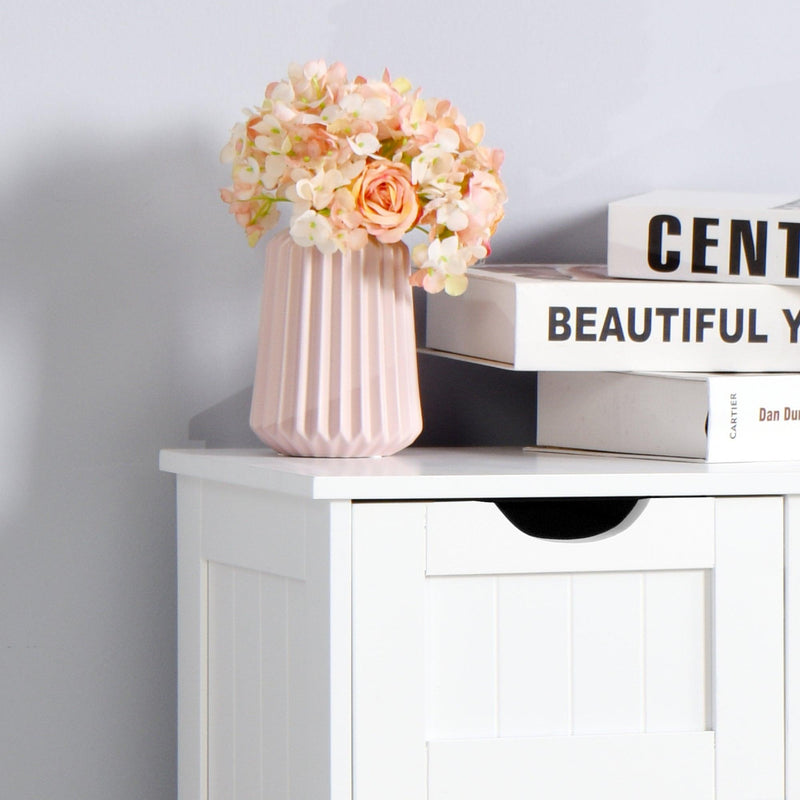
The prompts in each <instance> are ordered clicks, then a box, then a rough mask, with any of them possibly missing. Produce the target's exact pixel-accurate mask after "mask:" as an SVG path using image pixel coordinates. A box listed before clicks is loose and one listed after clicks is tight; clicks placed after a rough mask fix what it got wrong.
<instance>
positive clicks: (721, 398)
mask: <svg viewBox="0 0 800 800" xmlns="http://www.w3.org/2000/svg"><path fill="white" fill-rule="evenodd" d="M708 390H709V417H708V461H713V462H726V461H729V462H732V461H738V462H744V461H785V460H795V459H800V375H747V376H737V375H731V376H714V377H712V378H710V379H709V385H708Z"/></svg>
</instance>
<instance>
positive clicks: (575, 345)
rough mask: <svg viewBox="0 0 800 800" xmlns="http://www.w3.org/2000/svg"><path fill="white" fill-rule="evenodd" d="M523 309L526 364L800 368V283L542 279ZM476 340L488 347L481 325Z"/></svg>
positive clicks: (519, 335)
mask: <svg viewBox="0 0 800 800" xmlns="http://www.w3.org/2000/svg"><path fill="white" fill-rule="evenodd" d="M476 294H477V293H476ZM465 296H466V295H465ZM459 299H462V298H459ZM476 299H477V298H476ZM451 309H452V310H453V311H454V312H456V313H467V312H468V308H466V306H465V307H464V308H462V309H457V307H456V306H455V304H451ZM515 316H516V320H515V321H516V324H515V325H514V329H513V334H512V336H513V339H514V348H513V350H514V352H513V358H512V366H513V367H514V368H516V369H523V370H624V371H632V370H638V371H673V372H674V371H692V372H794V371H797V370H798V369H799V368H800V289H792V288H788V287H779V286H767V285H759V286H748V287H744V286H740V285H734V284H711V283H685V282H683V283H681V282H675V283H668V282H661V283H655V282H651V281H597V282H581V281H575V282H569V283H562V284H560V285H557V282H555V281H542V282H540V283H536V284H534V283H528V284H521V285H520V286H519V287H518V292H517V298H516V314H515ZM473 322H474V320H473ZM473 328H475V326H474V325H473ZM467 340H468V343H469V344H470V345H471V346H472V348H473V349H474V348H476V347H477V348H478V349H479V347H480V344H481V342H480V335H479V331H478V330H476V335H475V336H473V337H467ZM445 344H447V343H445ZM449 344H451V345H454V346H458V345H459V343H458V342H457V341H450V342H449ZM441 349H445V350H447V349H449V348H448V347H443V348H441ZM455 352H459V351H458V350H456V351H455ZM462 352H464V351H462ZM467 354H469V355H480V353H476V352H469V351H467Z"/></svg>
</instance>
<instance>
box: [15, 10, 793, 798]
mask: <svg viewBox="0 0 800 800" xmlns="http://www.w3.org/2000/svg"><path fill="white" fill-rule="evenodd" d="M0 17H1V18H2V19H1V20H0V53H1V54H2V59H3V62H4V63H3V69H2V71H0V87H1V88H2V91H0V97H2V99H3V122H4V124H3V126H2V128H0V144H2V146H0V176H2V177H1V178H0V248H1V249H0V797H3V798H9V800H50V799H51V798H53V800H55V798H58V799H59V800H61V799H62V798H65V799H66V800H73V798H74V799H75V800H78V799H79V800H111V798H113V800H167V799H168V798H173V797H174V796H175V764H174V755H175V606H176V604H175V576H174V573H175V546H174V523H175V515H174V487H173V481H172V478H171V476H167V475H163V474H160V473H159V472H158V470H157V455H158V450H159V448H162V447H179V446H187V445H188V444H190V442H191V443H194V444H198V443H201V442H203V441H205V442H207V443H208V444H209V445H211V446H223V445H241V444H252V443H253V442H254V439H253V437H252V435H251V434H250V432H249V430H248V429H247V403H248V399H249V390H250V388H249V387H250V385H251V383H252V370H253V362H254V356H255V337H256V326H257V315H258V293H259V287H260V283H261V269H262V259H263V244H262V245H259V246H258V247H257V248H255V250H251V249H250V248H249V247H248V246H247V244H246V242H245V238H244V236H243V234H242V232H241V231H240V229H239V228H238V227H237V226H236V225H235V224H234V222H233V220H232V219H231V218H230V217H229V216H228V214H227V209H226V208H225V206H224V205H223V204H222V203H221V201H220V200H219V199H218V195H217V191H218V188H219V187H220V186H223V185H226V184H227V182H228V175H227V171H226V169H225V168H224V167H223V166H221V165H220V164H219V163H218V153H219V150H220V148H221V147H222V145H223V144H224V143H225V141H226V140H227V134H228V130H229V129H230V127H231V126H232V125H233V124H234V122H237V121H239V119H240V118H241V109H242V108H243V107H245V106H248V105H252V104H254V103H257V102H258V101H259V99H260V97H261V95H262V93H263V89H264V86H265V85H266V83H267V82H268V81H271V80H275V79H280V78H282V77H283V76H284V74H285V71H286V67H287V65H288V64H289V63H290V62H292V61H296V62H304V61H306V60H309V59H315V58H324V59H326V60H327V61H328V62H333V61H335V60H341V61H343V62H344V63H345V64H346V65H347V67H348V71H349V73H350V75H351V76H355V75H357V74H364V75H367V76H371V77H377V76H378V75H380V73H381V72H382V70H383V68H384V66H387V67H388V68H389V69H390V71H391V72H392V74H393V76H401V75H405V76H407V77H408V78H409V79H410V80H411V81H412V83H413V84H415V85H418V86H421V87H422V89H423V92H424V94H425V95H426V96H441V97H446V98H448V99H451V100H452V101H453V102H454V103H456V105H458V106H459V107H460V108H461V110H462V111H463V112H464V114H465V116H466V118H467V120H468V121H470V122H476V121H479V120H482V121H483V122H485V124H486V130H487V138H486V142H487V144H490V145H493V146H497V147H501V148H503V149H504V150H505V153H506V161H505V165H504V168H503V176H504V179H505V181H506V183H507V186H508V191H509V197H510V200H509V202H508V205H507V214H506V219H505V221H504V222H503V223H502V224H501V226H500V228H499V229H498V232H497V235H496V237H495V239H494V252H493V253H492V256H491V260H492V261H493V262H502V261H509V262H526V261H528V262H530V261H545V260H557V261H576V260H589V261H602V260H603V259H604V257H605V246H606V241H605V224H606V211H605V210H606V206H607V203H608V202H609V201H610V200H613V199H616V198H620V197H624V196H627V195H630V194H634V193H638V192H641V191H646V190H648V189H653V188H672V187H675V188H699V189H735V190H741V191H797V192H798V195H799V196H800V158H798V155H797V153H798V150H797V128H798V112H797V97H798V94H800V91H799V90H800V60H798V55H797V31H798V30H799V29H800V5H798V4H797V3H796V2H794V1H793V0H762V2H759V3H753V2H749V1H748V2H742V1H741V0H691V2H689V0H675V1H674V2H671V3H663V2H656V0H616V2H613V3H599V2H597V3H592V2H586V1H585V0H584V2H574V0H572V1H570V0H565V2H559V3H556V2H542V0H530V2H521V1H520V2H517V3H512V2H504V0H499V1H498V2H492V3H482V2H477V0H458V2H456V0H440V1H439V2H437V3H431V2H429V1H428V0H406V2H404V3H390V4H380V3H374V2H367V0H337V2H332V1H331V0H318V1H317V2H315V3H313V4H308V3H304V4H290V3H269V2H266V3H265V2H263V0H260V2H253V0H240V2H238V3H236V4H232V5H225V4H222V3H219V2H216V0H215V2H211V1H210V0H193V2H191V3H190V2H188V1H187V0H174V2H171V3H164V2H154V0H140V2H137V3H121V2H115V0H111V2H100V0H77V1H76V2H75V3H71V4H64V3H62V2H55V0H28V2H25V3H15V4H11V5H7V7H5V8H4V10H3V12H2V14H1V15H0ZM421 373H422V383H423V393H424V405H425V417H426V430H425V433H424V435H423V439H422V441H423V443H428V444H433V443H451V444H452V443H456V444H465V443H473V442H475V443H485V442H487V441H503V442H510V443H514V442H518V441H525V440H526V439H528V438H529V436H530V430H532V429H531V428H530V425H531V421H530V418H529V417H527V416H526V414H527V412H528V410H529V409H530V405H531V403H532V399H531V398H532V395H533V391H534V386H535V376H516V377H508V376H505V377H503V378H501V377H499V376H497V375H496V374H495V373H494V371H492V370H486V369H485V368H478V367H469V366H463V365H462V366H455V365H453V364H450V365H448V366H446V367H441V369H438V368H437V367H436V366H434V365H432V364H431V363H430V361H429V360H426V359H423V361H422V363H421ZM445 376H446V378H447V379H446V381H445V380H444V377H445ZM501 381H508V383H507V384H506V383H501Z"/></svg>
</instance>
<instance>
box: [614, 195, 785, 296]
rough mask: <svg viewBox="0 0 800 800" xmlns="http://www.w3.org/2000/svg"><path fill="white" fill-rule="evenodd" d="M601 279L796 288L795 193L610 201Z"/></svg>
mask: <svg viewBox="0 0 800 800" xmlns="http://www.w3.org/2000/svg"><path fill="white" fill-rule="evenodd" d="M608 273H609V275H612V276H615V277H622V278H647V279H655V280H680V281H712V282H716V281H722V282H729V283H776V284H789V285H795V286H797V285H800V192H799V193H797V194H795V195H790V194H747V193H739V194H736V193H730V192H700V191H669V190H662V191H655V192H647V193H645V194H641V195H637V196H635V197H629V198H626V199H623V200H617V201H614V202H611V203H609V205H608Z"/></svg>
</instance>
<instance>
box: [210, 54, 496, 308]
mask: <svg viewBox="0 0 800 800" xmlns="http://www.w3.org/2000/svg"><path fill="white" fill-rule="evenodd" d="M246 114H247V119H246V121H245V122H240V123H238V124H237V125H235V127H234V128H233V130H232V132H231V137H230V141H229V142H228V144H227V145H226V146H225V147H224V149H223V151H222V160H223V161H224V162H227V163H230V164H231V165H232V176H233V182H232V185H231V186H230V187H228V188H226V189H223V190H222V191H221V196H222V199H223V200H224V201H225V202H226V203H228V204H229V206H230V211H231V213H232V214H234V216H235V217H236V221H237V222H238V223H239V225H241V226H242V227H243V228H244V229H245V232H246V234H247V239H248V241H249V242H250V244H251V245H254V244H255V243H256V242H257V241H258V240H259V239H260V238H261V236H262V235H263V234H264V232H265V231H267V230H269V229H270V228H272V227H273V226H274V225H276V223H277V222H278V219H279V217H280V206H281V204H283V203H286V204H288V205H289V207H290V209H291V219H290V227H289V231H290V233H291V237H292V239H293V240H294V241H295V242H296V243H297V244H299V245H302V246H304V247H312V246H313V247H316V248H317V249H318V250H319V251H321V252H322V253H335V252H336V251H340V252H346V251H357V250H360V249H363V248H364V247H365V246H366V244H367V242H368V240H369V239H370V237H372V238H374V239H375V240H377V241H378V242H382V243H394V242H399V241H400V240H401V239H402V238H403V237H404V236H405V234H407V233H409V232H411V231H414V230H420V231H423V232H424V233H425V234H426V235H427V240H426V241H421V242H420V243H419V244H417V245H416V246H414V247H413V249H412V251H411V260H412V263H413V266H414V267H415V268H416V270H415V271H414V272H413V274H412V275H411V282H412V284H414V285H418V286H422V287H423V288H424V289H425V290H426V291H428V292H439V291H441V290H444V291H445V292H447V293H448V294H452V295H458V294H461V293H462V292H464V290H465V289H466V287H467V277H466V275H465V272H466V270H467V267H469V266H470V265H472V264H474V263H475V262H476V261H478V260H479V259H482V258H485V257H486V256H487V254H488V253H489V240H490V238H491V236H492V234H493V233H494V231H495V228H496V227H497V224H498V223H499V222H500V220H501V219H502V217H503V204H504V202H505V200H506V191H505V187H504V185H503V183H502V181H501V179H500V175H499V171H500V166H501V164H502V161H503V153H502V151H501V150H498V149H494V148H490V147H485V146H483V145H482V144H481V141H482V139H483V132H484V131H483V126H482V125H480V124H478V125H472V126H467V124H466V122H465V121H464V118H463V117H462V115H461V114H460V113H459V111H458V109H457V108H456V107H455V106H454V105H453V104H452V103H450V102H449V101H447V100H439V99H425V98H423V97H422V96H421V94H420V91H419V90H415V89H413V87H412V86H411V84H410V83H409V82H408V81H407V80H405V79H399V80H394V81H392V80H391V79H390V77H389V74H388V72H384V74H383V77H382V78H381V79H380V80H366V79H365V78H362V77H358V78H356V79H355V80H353V81H349V80H348V78H347V74H346V70H345V68H344V66H343V65H342V64H340V63H335V64H333V65H331V66H330V67H328V66H327V65H326V63H325V62H324V61H312V62H309V63H307V64H305V66H299V65H293V66H291V67H290V68H289V73H288V79H287V80H283V81H279V82H275V83H270V84H269V85H268V86H267V88H266V92H265V97H264V100H263V102H262V103H261V106H260V107H259V108H257V109H253V110H248V111H246ZM420 238H421V237H420Z"/></svg>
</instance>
